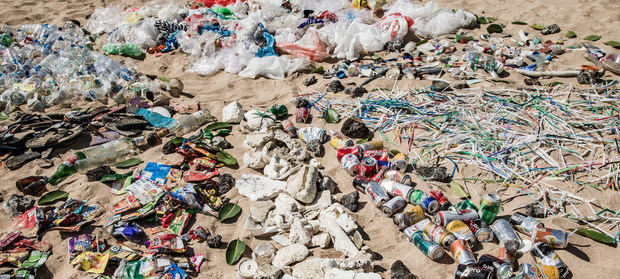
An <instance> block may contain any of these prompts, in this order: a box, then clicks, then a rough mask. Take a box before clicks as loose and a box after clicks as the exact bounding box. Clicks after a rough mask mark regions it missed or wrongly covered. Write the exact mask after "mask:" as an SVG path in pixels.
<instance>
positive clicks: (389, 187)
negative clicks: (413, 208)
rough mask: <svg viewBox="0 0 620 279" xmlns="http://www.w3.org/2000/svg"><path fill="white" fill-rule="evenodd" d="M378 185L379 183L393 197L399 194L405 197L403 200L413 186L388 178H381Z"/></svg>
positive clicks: (409, 193)
mask: <svg viewBox="0 0 620 279" xmlns="http://www.w3.org/2000/svg"><path fill="white" fill-rule="evenodd" d="M379 185H381V188H383V189H384V190H385V192H386V193H388V194H389V195H391V196H393V197H395V196H400V197H402V198H403V199H405V201H406V200H407V198H408V197H409V196H410V195H411V193H412V192H413V188H411V187H409V186H407V185H405V184H401V183H398V182H396V181H393V180H389V179H383V180H381V182H380V184H379Z"/></svg>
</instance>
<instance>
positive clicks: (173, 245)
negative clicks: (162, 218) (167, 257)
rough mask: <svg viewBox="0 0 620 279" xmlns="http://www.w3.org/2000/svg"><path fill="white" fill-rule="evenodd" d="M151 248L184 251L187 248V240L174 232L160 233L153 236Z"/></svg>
mask: <svg viewBox="0 0 620 279" xmlns="http://www.w3.org/2000/svg"><path fill="white" fill-rule="evenodd" d="M148 249H149V250H155V251H170V252H173V253H183V252H185V251H186V250H187V246H185V242H183V239H182V238H181V237H180V236H176V235H174V234H160V235H157V236H155V237H154V238H153V240H152V241H151V243H150V244H149V246H148Z"/></svg>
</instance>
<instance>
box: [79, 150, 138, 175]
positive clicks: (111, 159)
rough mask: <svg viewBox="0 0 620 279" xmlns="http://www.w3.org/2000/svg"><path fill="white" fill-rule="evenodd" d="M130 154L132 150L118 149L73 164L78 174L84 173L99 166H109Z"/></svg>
mask: <svg viewBox="0 0 620 279" xmlns="http://www.w3.org/2000/svg"><path fill="white" fill-rule="evenodd" d="M131 153H132V148H127V149H118V150H114V151H111V152H106V153H104V154H101V155H99V156H96V157H87V158H85V159H82V160H78V161H76V162H75V164H74V165H75V168H76V170H77V171H78V172H79V173H85V172H86V171H88V170H90V169H94V168H96V167H99V166H105V165H111V164H114V163H116V162H119V161H121V160H123V159H125V158H126V157H127V156H128V155H129V154H131Z"/></svg>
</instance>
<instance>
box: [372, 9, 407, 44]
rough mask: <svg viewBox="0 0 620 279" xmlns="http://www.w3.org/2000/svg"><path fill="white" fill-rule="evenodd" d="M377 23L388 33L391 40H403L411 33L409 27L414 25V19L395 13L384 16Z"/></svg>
mask: <svg viewBox="0 0 620 279" xmlns="http://www.w3.org/2000/svg"><path fill="white" fill-rule="evenodd" d="M376 25H377V27H379V28H380V29H381V30H382V31H383V32H386V33H388V35H389V38H390V41H391V42H402V41H403V39H404V38H405V36H406V35H407V33H409V27H411V26H412V25H413V19H411V18H410V17H407V16H403V15H401V14H400V13H394V14H390V15H387V16H384V17H383V18H381V19H380V20H379V22H377V24H376Z"/></svg>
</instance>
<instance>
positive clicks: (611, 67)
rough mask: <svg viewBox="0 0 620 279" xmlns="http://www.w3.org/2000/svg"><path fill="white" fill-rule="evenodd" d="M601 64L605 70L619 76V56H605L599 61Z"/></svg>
mask: <svg viewBox="0 0 620 279" xmlns="http://www.w3.org/2000/svg"><path fill="white" fill-rule="evenodd" d="M601 64H602V65H603V68H604V69H605V70H608V71H610V72H612V73H614V74H616V75H619V76H620V55H618V54H616V53H610V54H607V55H606V56H605V57H604V58H603V59H601Z"/></svg>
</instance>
